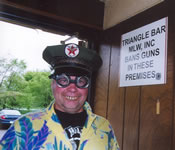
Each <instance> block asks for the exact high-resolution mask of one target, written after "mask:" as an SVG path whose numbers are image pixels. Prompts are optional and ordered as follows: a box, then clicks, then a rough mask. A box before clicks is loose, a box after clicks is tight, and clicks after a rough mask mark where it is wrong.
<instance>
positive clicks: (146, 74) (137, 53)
mask: <svg viewBox="0 0 175 150" xmlns="http://www.w3.org/2000/svg"><path fill="white" fill-rule="evenodd" d="M167 34H168V18H167V17H166V18H163V19H161V20H158V21H156V22H153V23H151V24H148V25H146V26H143V27H141V28H138V29H136V30H133V31H131V32H128V33H126V34H123V35H122V37H121V51H120V87H125V86H138V85H152V84H165V83H166V69H167Z"/></svg>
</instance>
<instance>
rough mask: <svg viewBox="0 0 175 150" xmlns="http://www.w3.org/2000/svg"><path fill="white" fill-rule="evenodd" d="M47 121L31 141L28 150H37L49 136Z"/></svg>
mask: <svg viewBox="0 0 175 150" xmlns="http://www.w3.org/2000/svg"><path fill="white" fill-rule="evenodd" d="M46 124H47V121H44V125H43V127H42V128H41V130H40V131H38V135H37V136H35V137H34V139H33V141H32V142H31V143H30V144H29V148H28V149H33V150H39V149H40V148H41V146H42V145H43V143H44V142H45V141H46V140H47V137H48V135H49V134H50V132H49V128H48V126H47V125H46Z"/></svg>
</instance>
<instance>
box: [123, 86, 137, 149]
mask: <svg viewBox="0 0 175 150" xmlns="http://www.w3.org/2000/svg"><path fill="white" fill-rule="evenodd" d="M139 107H140V87H129V88H127V89H126V96H125V116H124V135H123V136H124V137H123V150H137V149H138V138H139Z"/></svg>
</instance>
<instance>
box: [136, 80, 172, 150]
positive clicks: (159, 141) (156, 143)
mask: <svg viewBox="0 0 175 150" xmlns="http://www.w3.org/2000/svg"><path fill="white" fill-rule="evenodd" d="M141 99H142V101H141V117H140V118H141V120H140V139H139V140H140V143H139V150H165V149H166V150H170V149H171V139H172V84H170V83H169V84H166V85H158V86H144V87H143V88H142V98H141ZM158 100H159V101H160V114H156V103H157V102H158Z"/></svg>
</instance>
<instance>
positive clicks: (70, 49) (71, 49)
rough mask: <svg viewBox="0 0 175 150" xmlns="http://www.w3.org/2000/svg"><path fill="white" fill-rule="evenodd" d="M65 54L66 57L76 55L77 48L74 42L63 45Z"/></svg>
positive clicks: (77, 52)
mask: <svg viewBox="0 0 175 150" xmlns="http://www.w3.org/2000/svg"><path fill="white" fill-rule="evenodd" d="M65 54H66V55H67V56H68V57H76V56H77V55H78V54H79V48H78V46H77V45H76V44H69V45H67V46H66V47H65Z"/></svg>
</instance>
